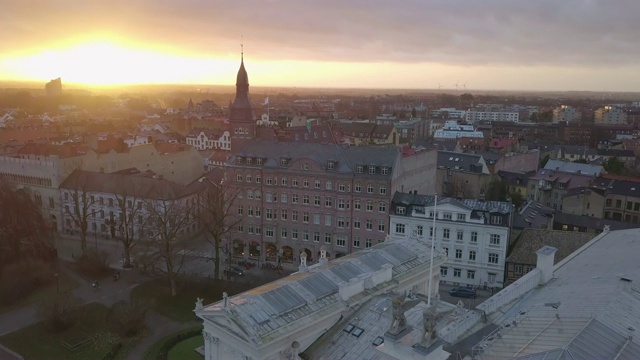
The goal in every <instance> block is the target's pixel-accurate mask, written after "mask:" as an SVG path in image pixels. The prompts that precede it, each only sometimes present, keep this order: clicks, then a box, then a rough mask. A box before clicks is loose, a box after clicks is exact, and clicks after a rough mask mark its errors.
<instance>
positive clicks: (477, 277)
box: [389, 192, 513, 288]
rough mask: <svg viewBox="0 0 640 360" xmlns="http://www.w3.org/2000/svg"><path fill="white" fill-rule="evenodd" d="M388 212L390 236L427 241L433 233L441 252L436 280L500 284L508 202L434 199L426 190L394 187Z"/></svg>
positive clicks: (507, 231)
mask: <svg viewBox="0 0 640 360" xmlns="http://www.w3.org/2000/svg"><path fill="white" fill-rule="evenodd" d="M434 213H435V220H436V221H435V230H434V228H433V226H434V225H433V220H434ZM389 217H390V227H389V236H390V237H391V238H392V239H394V238H411V237H414V238H417V239H419V240H422V241H425V242H427V243H429V242H430V241H431V239H432V238H433V237H434V236H435V247H436V249H442V252H443V253H444V254H445V256H446V257H447V261H446V262H445V263H444V264H443V265H442V266H441V268H440V280H441V281H442V282H444V283H448V284H453V285H470V286H484V287H487V286H488V287H498V288H501V287H503V280H504V261H505V259H506V256H507V249H508V248H509V240H510V230H511V229H510V228H511V223H512V218H513V205H512V204H511V203H508V202H501V201H484V200H476V199H453V198H438V199H437V204H436V200H435V197H434V196H431V195H420V194H409V193H400V192H397V193H396V194H395V195H394V197H393V200H392V203H391V212H390V215H389ZM434 234H435V235H434Z"/></svg>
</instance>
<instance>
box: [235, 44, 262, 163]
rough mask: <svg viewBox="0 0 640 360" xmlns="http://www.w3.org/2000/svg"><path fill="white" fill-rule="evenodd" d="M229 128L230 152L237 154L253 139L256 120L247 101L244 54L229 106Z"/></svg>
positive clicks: (247, 88)
mask: <svg viewBox="0 0 640 360" xmlns="http://www.w3.org/2000/svg"><path fill="white" fill-rule="evenodd" d="M229 125H230V126H231V151H232V152H234V153H235V152H237V151H238V150H240V149H242V148H243V147H244V145H245V144H246V143H247V142H249V141H251V140H253V139H254V138H255V132H256V120H255V115H254V113H253V108H252V107H251V101H250V100H249V77H248V76H247V70H245V68H244V52H243V53H241V57H240V69H239V70H238V76H237V77H236V98H235V100H234V101H233V103H232V104H231V105H230V106H229Z"/></svg>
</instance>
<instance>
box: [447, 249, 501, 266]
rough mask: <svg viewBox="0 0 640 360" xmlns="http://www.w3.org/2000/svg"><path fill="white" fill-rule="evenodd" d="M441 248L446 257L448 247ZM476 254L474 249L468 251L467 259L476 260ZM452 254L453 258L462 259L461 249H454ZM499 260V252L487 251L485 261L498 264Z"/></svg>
mask: <svg viewBox="0 0 640 360" xmlns="http://www.w3.org/2000/svg"><path fill="white" fill-rule="evenodd" d="M442 249H443V251H444V254H445V255H446V257H447V258H448V257H449V248H448V247H443V248H442ZM476 255H477V253H476V252H475V251H469V253H468V257H467V260H469V261H476ZM454 256H455V259H457V260H462V250H461V249H456V252H455V254H454ZM499 261H500V254H497V253H489V254H488V255H487V262H488V263H489V264H498V263H499Z"/></svg>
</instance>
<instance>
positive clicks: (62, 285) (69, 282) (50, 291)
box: [0, 269, 80, 314]
mask: <svg viewBox="0 0 640 360" xmlns="http://www.w3.org/2000/svg"><path fill="white" fill-rule="evenodd" d="M57 273H58V283H57V285H56V280H55V277H54V275H53V273H52V274H51V276H52V279H53V281H51V283H49V284H48V285H46V286H44V287H42V288H40V289H38V290H36V291H34V292H33V293H31V294H30V295H29V296H27V297H25V298H23V299H21V300H19V301H18V302H16V303H15V304H13V305H11V306H4V307H3V306H0V314H2V313H5V312H9V311H12V310H15V309H18V308H21V307H24V306H27V305H31V304H35V303H39V302H41V301H42V300H44V299H47V298H51V297H54V296H55V295H56V292H57V291H58V286H59V289H60V292H61V293H62V292H66V291H71V290H73V289H75V288H77V287H78V286H79V285H80V284H78V282H77V281H76V280H75V279H74V278H72V277H71V276H69V275H67V273H66V272H65V271H64V270H62V269H58V270H57Z"/></svg>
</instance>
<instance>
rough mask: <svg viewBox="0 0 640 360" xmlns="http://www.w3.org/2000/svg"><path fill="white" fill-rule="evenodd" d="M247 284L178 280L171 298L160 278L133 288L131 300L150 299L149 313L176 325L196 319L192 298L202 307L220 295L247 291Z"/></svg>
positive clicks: (219, 297) (167, 285)
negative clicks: (151, 301)
mask: <svg viewBox="0 0 640 360" xmlns="http://www.w3.org/2000/svg"><path fill="white" fill-rule="evenodd" d="M252 287H253V286H252V285H250V284H243V283H236V282H231V281H223V280H207V281H197V282H189V281H182V282H181V283H180V285H179V287H178V294H177V295H176V296H175V297H172V296H171V287H170V286H169V284H168V283H167V282H166V281H164V280H163V279H156V280H152V281H148V282H146V283H143V284H140V285H138V286H136V287H135V288H134V289H133V291H132V292H131V297H132V298H141V299H152V300H153V306H152V308H153V310H155V311H157V312H158V313H160V314H162V315H164V316H166V317H168V318H171V319H173V320H176V321H180V322H188V321H192V320H196V316H195V314H194V313H193V309H194V308H195V303H196V298H198V297H199V298H204V302H203V303H204V304H205V305H206V304H210V303H212V302H215V301H218V300H221V299H222V292H224V291H226V292H227V293H228V294H229V296H231V295H234V294H237V293H240V292H242V291H246V290H249V289H250V288H252Z"/></svg>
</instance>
